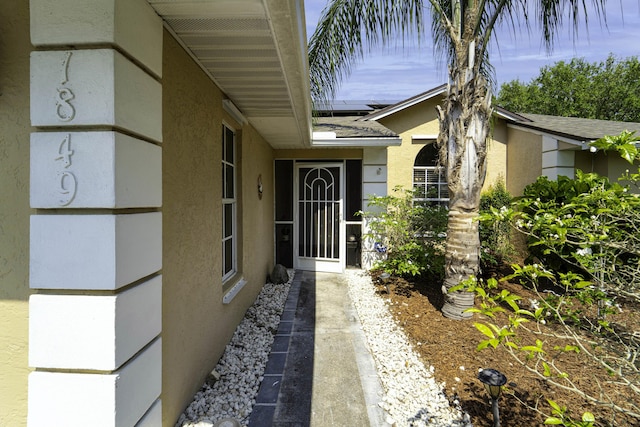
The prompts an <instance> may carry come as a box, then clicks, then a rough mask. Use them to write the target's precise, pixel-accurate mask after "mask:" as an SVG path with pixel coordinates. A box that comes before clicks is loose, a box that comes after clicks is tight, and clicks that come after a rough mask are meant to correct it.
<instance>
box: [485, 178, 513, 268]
mask: <svg viewBox="0 0 640 427" xmlns="http://www.w3.org/2000/svg"><path fill="white" fill-rule="evenodd" d="M511 199H512V197H511V194H509V192H508V191H507V187H506V186H505V184H504V179H503V178H502V177H500V178H499V179H498V180H497V181H496V182H495V184H493V185H492V186H491V187H489V189H488V190H487V191H485V192H484V193H482V196H481V197H480V214H481V215H482V214H486V213H490V212H491V211H492V210H497V211H500V210H505V209H507V208H508V207H509V206H510V204H511ZM479 231H480V244H481V245H482V247H481V252H480V261H481V263H482V269H483V271H486V270H488V269H491V268H493V267H497V266H499V265H500V264H502V263H503V262H505V261H508V260H509V257H510V256H511V255H513V253H514V247H513V245H512V244H511V224H510V223H509V221H508V220H507V219H496V220H495V221H491V222H481V223H480V226H479Z"/></svg>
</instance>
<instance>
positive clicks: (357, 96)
mask: <svg viewBox="0 0 640 427" xmlns="http://www.w3.org/2000/svg"><path fill="white" fill-rule="evenodd" d="M587 1H588V2H589V3H590V0H587ZM326 3H327V0H305V12H306V17H307V35H308V37H311V34H313V30H314V29H315V26H316V24H317V22H318V19H319V17H320V14H321V12H322V9H323V8H324V6H325V5H326ZM606 18H607V25H606V26H604V25H603V24H601V23H600V22H598V19H597V16H596V14H595V13H592V14H589V26H588V27H586V26H584V25H582V26H581V27H580V28H579V29H578V33H577V37H576V38H575V39H574V37H573V32H574V31H573V26H572V25H567V24H565V26H564V27H562V28H561V29H560V31H559V33H558V38H557V41H556V43H555V44H554V48H553V51H552V52H551V54H548V53H547V51H546V49H545V47H544V44H543V43H542V41H541V36H540V33H539V31H538V29H537V28H535V27H534V28H532V30H531V34H528V33H527V31H526V30H524V29H523V30H522V31H518V30H516V34H514V32H513V30H512V29H509V28H498V32H497V35H498V40H499V43H500V45H499V49H498V48H497V47H496V46H495V44H494V45H493V46H492V49H491V52H490V59H491V63H492V64H493V66H494V67H495V69H496V80H497V82H498V87H499V86H500V85H501V84H502V83H505V82H508V81H511V80H514V79H519V80H520V81H522V82H525V83H527V82H529V81H530V80H531V79H532V78H533V77H535V76H537V75H538V74H539V71H540V68H541V67H543V66H545V65H551V64H553V63H555V62H557V61H561V60H563V61H570V60H571V58H574V57H580V58H585V59H586V60H587V61H589V62H595V61H602V60H604V59H606V57H607V56H608V55H609V53H613V54H614V55H615V56H616V57H617V58H627V57H630V56H640V0H609V1H608V2H607V8H606ZM429 29H430V28H428V29H427V30H429ZM427 32H428V31H427ZM639 78H640V76H639ZM446 79H447V75H446V63H445V62H444V61H443V60H441V59H437V57H435V56H434V51H433V43H432V41H431V38H430V35H429V34H428V35H427V37H426V38H425V39H423V41H422V42H421V43H420V46H419V47H418V45H417V43H409V48H405V49H402V48H396V47H390V48H381V47H379V48H376V49H375V51H373V52H371V53H370V54H368V55H367V56H366V57H365V60H364V61H363V62H360V63H359V64H358V65H357V66H356V67H354V69H353V70H352V74H351V76H350V77H349V78H348V79H347V80H345V81H344V82H343V83H342V85H341V88H340V90H339V92H338V94H337V96H336V99H337V100H378V101H380V100H384V101H399V100H402V99H406V98H409V97H411V96H413V95H417V94H419V93H421V92H424V91H426V90H429V89H431V88H433V87H435V86H438V85H440V84H442V83H445V82H446Z"/></svg>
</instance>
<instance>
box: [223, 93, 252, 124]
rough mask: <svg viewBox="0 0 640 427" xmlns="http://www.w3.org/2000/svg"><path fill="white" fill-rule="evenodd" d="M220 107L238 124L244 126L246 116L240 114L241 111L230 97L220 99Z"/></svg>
mask: <svg viewBox="0 0 640 427" xmlns="http://www.w3.org/2000/svg"><path fill="white" fill-rule="evenodd" d="M222 108H224V111H226V112H227V113H228V114H229V115H230V116H231V117H233V119H234V120H235V121H236V122H238V123H240V126H244V125H246V124H247V123H248V121H247V118H246V117H245V116H244V114H242V112H241V111H240V110H239V109H238V107H236V106H235V104H234V103H233V102H231V100H230V99H223V100H222Z"/></svg>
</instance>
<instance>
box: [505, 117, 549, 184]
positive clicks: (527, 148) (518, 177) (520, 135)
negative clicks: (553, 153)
mask: <svg viewBox="0 0 640 427" xmlns="http://www.w3.org/2000/svg"><path fill="white" fill-rule="evenodd" d="M507 135H508V138H509V150H508V153H507V191H509V193H511V195H512V196H521V195H522V190H524V187H526V186H527V185H528V184H531V183H532V182H534V181H535V180H536V179H537V178H538V177H539V176H540V175H541V174H542V137H541V136H540V135H535V134H533V133H530V132H523V131H521V130H518V129H514V128H509V129H507Z"/></svg>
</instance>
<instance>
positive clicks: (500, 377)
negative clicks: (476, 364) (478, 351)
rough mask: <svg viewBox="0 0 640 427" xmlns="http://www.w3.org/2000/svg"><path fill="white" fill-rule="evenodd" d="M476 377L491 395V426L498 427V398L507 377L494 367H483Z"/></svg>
mask: <svg viewBox="0 0 640 427" xmlns="http://www.w3.org/2000/svg"><path fill="white" fill-rule="evenodd" d="M478 379H479V380H480V381H481V382H482V383H483V384H484V388H485V389H487V393H489V396H491V409H492V411H493V427H500V412H499V409H498V398H499V397H500V393H501V392H502V386H503V385H505V384H506V383H507V377H506V376H505V375H504V374H503V373H502V372H500V371H496V370H495V369H483V370H481V371H480V373H479V374H478Z"/></svg>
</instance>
